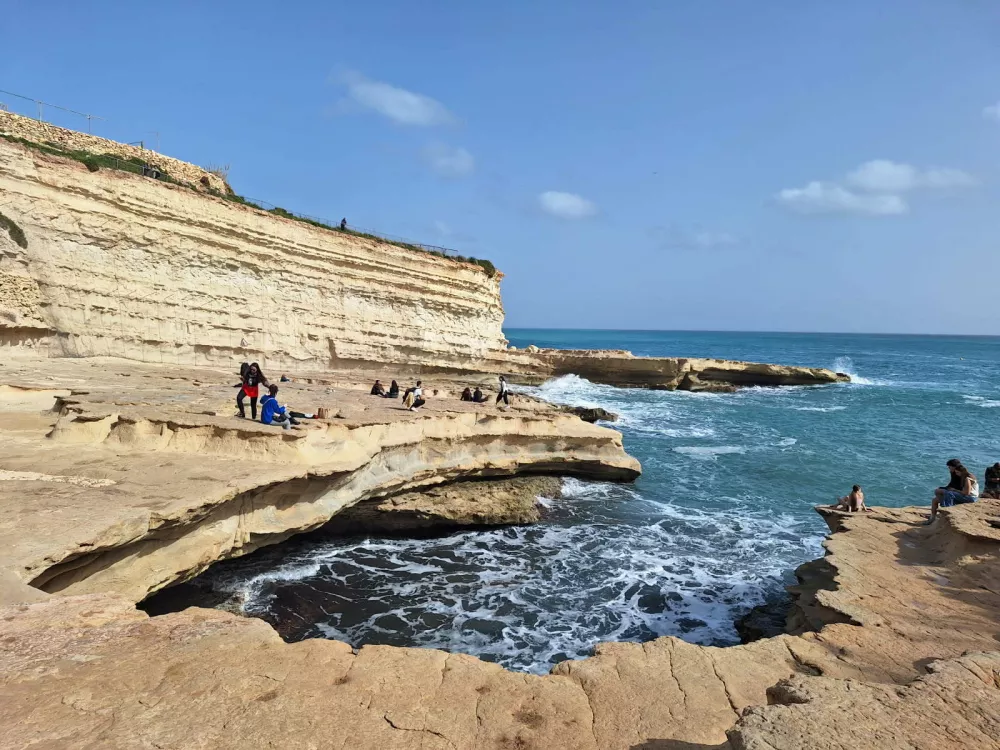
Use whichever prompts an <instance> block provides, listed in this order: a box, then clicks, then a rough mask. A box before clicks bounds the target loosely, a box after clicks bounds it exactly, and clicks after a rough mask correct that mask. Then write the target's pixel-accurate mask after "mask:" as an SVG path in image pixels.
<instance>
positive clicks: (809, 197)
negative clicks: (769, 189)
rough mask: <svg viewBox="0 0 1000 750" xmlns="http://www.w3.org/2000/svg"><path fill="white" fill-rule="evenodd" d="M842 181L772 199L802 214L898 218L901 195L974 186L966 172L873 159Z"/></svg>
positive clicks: (904, 206) (905, 209)
mask: <svg viewBox="0 0 1000 750" xmlns="http://www.w3.org/2000/svg"><path fill="white" fill-rule="evenodd" d="M843 182H844V183H845V184H846V185H847V187H845V186H844V184H840V183H837V182H826V181H822V180H813V181H812V182H810V183H809V184H807V185H806V186H805V187H800V188H786V189H785V190H782V191H780V192H779V193H778V194H777V195H776V196H775V199H776V200H777V201H778V203H780V204H781V205H783V206H785V207H786V208H789V209H791V210H793V211H796V212H798V213H802V214H860V215H864V216H899V215H900V214H905V213H909V211H910V205H909V203H908V202H907V201H906V199H905V198H903V195H902V194H903V193H908V192H911V191H914V190H922V189H939V190H940V189H946V188H963V187H972V186H974V185H978V184H979V181H978V180H977V179H976V178H975V177H973V176H972V175H971V174H969V173H968V172H963V171H962V170H960V169H952V168H950V167H932V168H928V169H920V168H918V167H915V166H913V165H912V164H904V163H901V162H894V161H890V160H888V159H873V160H872V161H867V162H865V163H864V164H862V165H861V166H859V167H857V168H856V169H854V170H852V171H851V172H849V173H848V174H847V175H846V176H845V178H844V180H843Z"/></svg>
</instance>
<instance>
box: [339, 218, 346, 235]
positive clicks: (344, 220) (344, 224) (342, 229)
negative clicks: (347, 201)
mask: <svg viewBox="0 0 1000 750" xmlns="http://www.w3.org/2000/svg"><path fill="white" fill-rule="evenodd" d="M345 229H347V219H341V220H340V231H341V232H343V231H344V230H345Z"/></svg>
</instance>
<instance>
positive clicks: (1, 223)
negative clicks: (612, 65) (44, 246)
mask: <svg viewBox="0 0 1000 750" xmlns="http://www.w3.org/2000/svg"><path fill="white" fill-rule="evenodd" d="M0 229H6V230H7V234H9V235H10V238H11V239H12V240H14V244H15V245H17V246H18V247H20V248H21V249H22V250H27V249H28V238H27V237H25V236H24V230H23V229H21V227H19V226H18V225H17V224H15V223H14V220H13V219H8V218H7V217H6V216H4V215H3V214H0Z"/></svg>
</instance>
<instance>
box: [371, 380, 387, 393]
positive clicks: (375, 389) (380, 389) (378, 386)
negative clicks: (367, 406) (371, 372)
mask: <svg viewBox="0 0 1000 750" xmlns="http://www.w3.org/2000/svg"><path fill="white" fill-rule="evenodd" d="M371 395H372V396H385V386H384V385H382V381H381V380H376V381H375V385H373V386H372V390H371Z"/></svg>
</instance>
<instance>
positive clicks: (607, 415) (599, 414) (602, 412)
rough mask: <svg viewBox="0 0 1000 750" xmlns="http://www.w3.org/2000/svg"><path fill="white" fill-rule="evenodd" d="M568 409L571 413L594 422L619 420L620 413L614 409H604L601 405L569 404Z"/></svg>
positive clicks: (585, 420)
mask: <svg viewBox="0 0 1000 750" xmlns="http://www.w3.org/2000/svg"><path fill="white" fill-rule="evenodd" d="M566 411H568V412H569V413H570V414H575V415H576V416H578V417H579V418H580V419H582V420H583V421H584V422H590V424H594V423H595V422H617V421H618V415H617V414H615V413H614V412H613V411H608V410H607V409H602V408H601V407H599V406H593V407H590V406H567V407H566Z"/></svg>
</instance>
